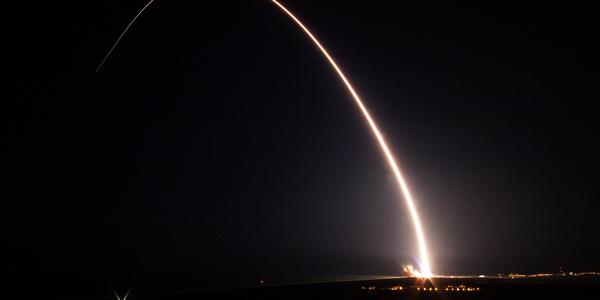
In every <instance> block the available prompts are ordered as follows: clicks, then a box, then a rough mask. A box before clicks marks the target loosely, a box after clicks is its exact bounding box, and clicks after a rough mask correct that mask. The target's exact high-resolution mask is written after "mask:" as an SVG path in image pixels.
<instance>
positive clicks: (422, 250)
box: [271, 0, 432, 277]
mask: <svg viewBox="0 0 600 300" xmlns="http://www.w3.org/2000/svg"><path fill="white" fill-rule="evenodd" d="M271 1H272V2H273V3H274V4H276V5H277V6H278V7H279V8H280V9H281V10H282V11H283V12H285V13H286V14H287V15H288V16H289V17H290V18H291V19H292V20H293V21H294V22H295V23H296V24H297V25H298V26H299V27H300V28H301V29H302V30H303V31H304V33H306V35H308V37H309V38H310V39H311V40H312V41H313V43H314V44H315V45H316V46H317V48H319V50H321V53H323V55H324V56H325V58H327V60H328V61H329V63H330V64H331V66H332V67H333V69H334V70H335V71H336V73H337V74H338V76H339V77H340V79H341V80H342V82H343V83H344V85H345V86H346V88H347V89H348V91H349V92H350V94H351V95H352V98H354V101H355V102H356V105H358V107H359V108H360V111H361V112H362V114H363V116H364V117H365V119H366V120H367V123H369V127H370V128H371V131H372V132H373V134H374V135H375V137H376V139H377V142H378V143H379V146H380V147H381V150H382V151H383V153H384V154H385V157H386V159H387V161H388V164H389V167H390V168H391V169H392V171H393V173H394V176H395V177H396V180H397V182H398V185H399V186H400V190H401V191H402V194H403V196H404V200H405V202H406V205H407V206H408V210H409V212H410V215H411V218H412V221H413V223H414V227H415V232H416V236H417V242H418V244H419V256H420V260H421V271H420V275H421V276H422V277H431V276H432V273H431V266H430V264H429V255H428V253H427V244H426V242H425V234H424V233H423V228H422V226H421V221H420V219H419V214H418V213H417V208H416V206H415V203H414V201H413V198H412V195H411V193H410V190H409V189H408V185H407V184H406V181H405V180H404V177H403V176H402V173H401V172H400V168H399V167H398V164H397V163H396V159H395V158H394V155H393V154H392V152H391V151H390V149H389V147H388V145H387V143H386V142H385V139H384V138H383V135H382V134H381V132H380V131H379V128H378V127H377V124H375V121H374V120H373V118H372V117H371V114H370V113H369V111H368V110H367V108H366V106H365V105H364V103H363V101H362V100H361V98H360V96H359V95H358V93H357V92H356V91H355V90H354V87H352V84H351V83H350V81H349V80H348V78H346V75H344V72H342V69H341V68H340V67H339V66H338V65H337V63H336V62H335V60H334V59H333V57H332V56H331V55H330V54H329V52H327V50H326V49H325V47H323V45H322V44H321V42H319V40H318V39H317V38H316V37H315V35H313V34H312V32H311V31H310V30H308V28H307V27H306V26H305V25H304V24H303V23H302V22H301V21H300V20H299V19H298V18H297V17H296V16H295V15H294V14H293V13H292V12H291V11H289V10H288V9H287V8H286V7H285V6H283V5H282V4H281V3H279V2H277V1H276V0H271Z"/></svg>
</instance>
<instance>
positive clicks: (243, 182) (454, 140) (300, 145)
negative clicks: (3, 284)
mask: <svg viewBox="0 0 600 300" xmlns="http://www.w3.org/2000/svg"><path fill="white" fill-rule="evenodd" d="M213 2H216V1H210V2H206V3H205V1H198V3H189V1H167V0H157V2H156V3H155V4H154V5H153V6H152V7H150V8H149V10H148V11H147V13H146V14H145V15H143V16H142V17H140V19H139V20H138V23H136V24H135V25H134V26H133V27H132V29H131V31H130V32H129V34H128V35H127V36H126V37H125V39H124V40H123V41H122V43H121V44H120V45H119V47H118V48H117V49H116V51H115V52H114V53H113V56H112V57H111V58H110V59H109V61H108V62H107V64H106V65H105V67H104V69H103V70H102V72H100V73H98V74H96V73H94V70H95V68H96V66H97V64H98V63H99V61H100V60H101V59H102V57H103V55H104V54H105V53H106V51H107V50H108V49H109V48H110V46H111V45H112V43H113V42H114V40H115V39H116V38H117V37H118V35H119V34H120V32H121V30H122V29H123V28H124V26H125V25H126V24H127V23H128V22H129V20H130V18H131V17H133V16H134V15H135V13H136V10H137V9H139V8H141V7H142V6H143V5H144V4H145V3H144V1H137V0H136V1H125V2H124V1H112V0H111V1H96V2H93V3H89V1H63V2H60V3H43V4H40V6H33V4H31V3H28V4H24V5H23V6H24V7H20V8H16V9H14V10H12V12H13V13H14V16H15V17H16V18H15V21H14V22H12V23H11V24H9V25H10V27H7V29H9V31H10V33H7V35H5V41H7V42H6V49H7V50H8V51H9V54H8V55H6V56H5V57H4V59H5V60H6V66H7V67H6V68H5V72H6V73H5V75H7V77H8V78H9V79H8V81H6V80H5V81H4V83H5V84H7V86H8V88H7V89H3V90H4V91H3V97H2V98H3V101H2V102H3V107H4V108H3V109H2V115H1V117H2V124H3V125H2V128H3V129H2V131H3V134H2V135H3V138H2V148H3V155H2V157H3V158H2V165H3V167H2V170H3V171H2V173H4V175H5V178H6V179H5V180H3V185H5V188H3V190H4V192H3V193H2V194H3V196H2V198H3V199H4V201H3V203H4V209H3V210H2V211H3V214H4V215H5V216H4V217H3V222H4V223H5V224H4V225H3V228H4V229H5V231H6V232H5V233H4V234H3V239H4V240H5V242H4V243H5V247H6V248H7V249H8V250H9V251H10V253H11V255H10V256H7V263H6V265H8V269H9V270H12V271H13V272H17V273H22V274H30V275H31V274H33V275H31V276H38V275H39V276H42V277H43V276H48V274H61V275H64V276H71V275H73V274H91V275H90V278H97V279H95V280H97V281H98V282H102V280H106V281H107V282H108V281H110V280H113V279H114V278H113V277H119V278H123V277H126V278H135V280H141V279H139V278H155V277H156V278H162V277H161V276H163V275H157V274H163V273H165V272H166V273H169V274H178V275H177V278H180V279H181V281H180V282H179V283H178V285H179V286H187V287H190V286H191V287H194V286H201V285H202V286H204V285H223V284H226V283H227V282H232V281H236V282H244V283H252V282H256V281H258V280H259V279H267V280H272V281H282V280H300V279H306V278H314V277H316V276H324V275H328V276H329V275H367V274H394V273H398V272H399V271H400V268H401V265H402V264H403V263H410V262H411V261H412V256H413V255H414V253H416V245H415V242H414V237H413V234H412V230H413V229H412V226H411V223H410V220H409V218H408V214H407V211H406V209H405V207H404V205H403V202H402V201H401V198H399V193H398V191H397V189H396V186H395V184H394V181H393V179H392V178H391V174H390V172H389V170H388V168H387V165H386V164H385V161H384V160H383V159H382V156H381V154H380V152H379V149H378V147H377V145H376V144H375V142H374V140H373V138H372V137H371V135H370V132H369V131H368V128H367V127H366V125H365V124H364V122H363V120H362V119H361V116H360V114H359V112H358V111H357V109H356V108H355V107H354V104H353V102H352V100H351V99H350V97H349V95H348V94H347V92H346V91H345V90H344V89H343V87H342V86H341V85H340V83H339V81H338V79H337V78H336V76H335V74H334V73H333V72H332V70H331V68H330V67H329V66H328V65H327V64H326V62H325V61H324V60H323V58H322V57H321V56H320V54H319V53H318V52H317V50H316V49H314V47H313V46H312V45H311V44H310V43H309V42H308V41H307V39H306V38H305V36H304V35H303V34H302V33H301V32H300V31H299V30H298V29H297V28H295V27H294V25H293V24H292V23H290V22H289V20H288V19H287V18H286V17H285V16H284V15H282V14H281V13H280V11H278V10H277V9H276V7H275V6H273V5H272V4H271V3H270V2H269V1H266V0H265V1H237V2H228V3H213ZM284 3H285V4H286V5H289V7H290V8H291V9H293V11H295V12H296V13H297V14H298V16H299V17H301V18H302V19H303V20H304V21H305V22H306V23H307V25H309V27H310V28H311V29H313V30H314V31H315V32H316V33H317V35H318V36H319V37H320V38H321V39H322V41H323V43H324V44H325V45H326V46H327V47H328V48H329V49H330V50H331V52H332V54H333V55H334V56H335V57H336V58H337V59H338V62H339V63H340V64H341V66H342V67H343V68H344V69H345V70H346V71H347V73H348V75H349V77H350V79H351V80H352V81H353V83H354V84H355V85H356V87H357V89H358V91H359V93H361V95H362V96H363V98H364V99H365V101H366V102H367V105H368V107H369V108H370V109H371V110H372V113H373V115H374V116H375V117H376V119H377V121H378V122H379V123H380V126H381V128H382V130H383V131H384V132H385V135H386V137H387V139H388V141H389V142H390V143H391V145H392V147H393V149H394V150H395V152H396V153H397V155H398V157H399V161H400V164H401V166H402V168H403V170H404V172H405V173H406V175H407V178H408V181H409V183H410V185H411V187H412V188H413V190H414V194H415V196H416V198H417V200H418V207H419V209H420V213H421V215H422V219H423V222H424V226H425V228H426V231H427V234H428V236H427V237H428V240H429V244H430V248H431V252H432V256H433V261H434V263H433V264H434V266H435V269H436V270H437V271H438V272H443V270H444V269H446V270H447V271H448V272H450V273H497V272H536V271H554V270H556V269H557V268H558V266H563V267H564V268H567V269H573V270H590V269H596V270H597V269H598V268H599V267H600V261H599V259H598V256H597V253H599V252H600V243H599V242H598V238H597V235H598V234H597V231H598V229H599V227H598V225H597V224H598V223H597V219H596V217H597V214H598V204H597V203H598V200H599V195H600V194H599V191H598V187H597V186H598V182H597V181H598V173H597V172H598V171H597V170H598V168H599V167H600V160H599V159H598V153H599V150H600V149H599V148H600V147H599V143H598V137H597V136H598V134H597V129H598V126H597V122H598V121H597V118H598V111H597V110H596V108H595V103H594V102H596V101H597V99H598V92H597V82H598V76H597V75H598V69H597V64H596V56H597V50H598V49H597V47H596V45H595V39H596V36H597V32H596V31H595V30H594V29H593V28H594V25H595V24H594V23H595V22H594V18H595V16H594V14H593V11H592V10H591V9H590V8H589V7H585V6H577V5H575V4H571V5H569V6H568V7H567V6H552V5H551V4H548V3H546V4H544V5H533V4H532V5H530V6H527V5H524V4H519V5H509V4H506V3H500V2H499V3H495V4H490V3H487V2H486V3H485V4H481V3H480V4H479V5H476V6H466V5H465V6H462V5H455V4H450V3H446V4H442V5H440V4H439V3H433V2H420V3H413V2H398V1H291V0H290V1H285V2H284ZM32 7H34V8H33V9H32ZM68 274H70V275H68ZM111 274H113V275H111ZM114 274H120V275H114ZM123 274H125V275H123ZM182 274H183V275H182ZM28 276H29V275H28ZM53 276H54V275H53ZM74 276H76V275H74ZM111 276H113V277H111ZM128 276H129V277H128ZM171 277H172V278H173V277H175V276H171ZM209 278H210V280H209ZM182 282H184V283H182ZM199 282H202V283H199ZM208 282H210V284H207V283H208ZM163 283H164V282H163ZM100 285H101V284H100Z"/></svg>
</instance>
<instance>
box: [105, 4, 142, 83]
mask: <svg viewBox="0 0 600 300" xmlns="http://www.w3.org/2000/svg"><path fill="white" fill-rule="evenodd" d="M152 2H154V0H150V1H148V3H146V5H145V6H144V7H142V9H141V10H140V12H138V13H137V15H135V17H134V18H133V20H131V22H129V24H128V25H127V27H125V30H123V32H122V33H121V35H120V36H119V38H118V39H117V41H116V42H115V43H114V44H113V46H112V47H111V48H110V50H109V51H108V53H107V54H106V56H105V57H104V59H103V60H102V62H100V65H98V68H97V69H96V72H98V71H100V69H102V66H103V65H104V63H105V62H106V60H107V59H108V57H109V56H110V54H111V53H112V52H113V50H115V48H116V47H117V45H118V44H119V42H120V41H121V39H122V38H123V37H124V36H125V34H126V33H127V31H128V30H129V27H131V25H133V23H134V22H135V20H137V18H138V17H139V16H140V15H141V14H142V13H143V12H144V11H145V10H146V8H148V6H150V4H152Z"/></svg>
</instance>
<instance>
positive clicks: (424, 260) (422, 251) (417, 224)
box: [96, 0, 433, 277]
mask: <svg viewBox="0 0 600 300" xmlns="http://www.w3.org/2000/svg"><path fill="white" fill-rule="evenodd" d="M271 1H272V2H273V3H274V4H276V5H277V6H278V7H279V8H280V9H281V10H282V11H283V12H285V13H286V14H287V15H288V16H289V17H290V18H291V19H292V20H293V21H294V22H295V23H296V24H297V25H298V26H299V27H300V28H301V29H302V30H303V31H304V32H305V33H306V35H308V37H309V38H310V39H311V40H312V41H313V43H314V44H315V45H316V46H317V48H319V50H321V53H322V54H323V55H324V56H325V58H327V60H328V61H329V63H330V64H331V66H332V67H333V69H334V70H335V71H336V73H337V74H338V76H339V77H340V79H341V80H342V82H343V83H344V85H345V86H346V88H347V89H348V91H349V92H350V94H351V95H352V98H353V99H354V101H355V102H356V105H357V106H358V107H359V108H360V111H361V112H362V114H363V116H364V118H365V119H366V121H367V123H368V124H369V127H370V128H371V131H372V132H373V134H374V135H375V138H376V139H377V142H378V143H379V146H380V147H381V150H382V151H383V153H384V155H385V158H386V159H387V162H388V165H389V167H390V168H391V169H392V172H393V173H394V176H395V177H396V181H397V182H398V185H399V186H400V190H401V191H402V195H403V196H404V200H405V202H406V205H407V206H408V210H409V212H410V215H411V218H412V221H413V224H414V228H415V233H416V236H417V242H418V246H419V258H420V260H421V264H420V267H421V270H420V272H418V271H417V270H414V271H413V274H415V275H418V276H419V277H431V276H432V275H433V274H432V273H431V265H430V264H429V255H428V253H427V244H426V242H425V234H424V233H423V228H422V226H421V221H420V219H419V214H418V213H417V208H416V206H415V203H414V200H413V198H412V195H411V193H410V190H409V188H408V185H407V184H406V181H405V180H404V177H403V176H402V173H401V172H400V168H399V167H398V164H397V163H396V159H395V158H394V155H393V154H392V152H391V150H390V149H389V146H388V145H387V143H386V142H385V139H384V137H383V134H382V133H381V132H380V131H379V128H378V127H377V124H376V123H375V121H374V120H373V118H372V117H371V114H370V113H369V111H368V110H367V108H366V106H365V105H364V103H363V101H362V100H361V98H360V96H359V95H358V93H357V92H356V91H355V90H354V87H353V86H352V84H351V83H350V81H349V80H348V78H346V75H345V74H344V72H342V69H341V68H340V67H339V66H338V65H337V63H336V62H335V60H334V59H333V57H332V56H331V55H330V54H329V52H327V50H326V49H325V47H323V45H322V44H321V42H319V40H318V39H317V38H316V37H315V35H314V34H313V33H312V32H311V31H310V30H308V28H307V27H306V26H305V25H304V24H303V23H302V22H301V21H300V20H299V19H298V18H297V17H296V16H295V15H294V14H293V13H292V12H291V11H290V10H288V9H287V8H286V7H285V6H283V5H282V4H281V3H279V2H278V1H277V0H271ZM152 2H154V0H150V1H149V2H148V3H147V4H146V5H145V6H144V7H143V8H142V9H141V10H140V11H139V12H138V14H137V15H136V16H135V17H134V18H133V20H131V22H129V24H128V25H127V27H126V28H125V30H124V31H123V33H121V35H120V36H119V38H118V39H117V41H116V42H115V43H114V45H113V46H112V48H111V49H110V50H109V52H108V54H106V56H105V57H104V59H103V60H102V62H101V63H100V65H99V66H98V69H96V72H98V71H99V70H100V69H101V68H102V66H103V65H104V63H105V62H106V60H107V59H108V57H109V56H110V54H111V53H112V51H113V50H114V49H115V47H116V46H117V45H118V44H119V42H120V41H121V39H122V38H123V36H125V34H126V33H127V31H128V30H129V28H130V27H131V25H133V23H134V22H135V20H136V19H137V18H138V17H139V16H140V15H141V14H142V13H143V12H144V11H145V10H146V8H148V6H150V4H152Z"/></svg>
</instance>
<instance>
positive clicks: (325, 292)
mask: <svg viewBox="0 0 600 300" xmlns="http://www.w3.org/2000/svg"><path fill="white" fill-rule="evenodd" d="M128 299H145V300H154V299H156V300H159V299H180V300H187V299H190V300H191V299H600V277H591V276H589V277H573V276H554V277H545V278H474V277H470V278H436V279H433V280H431V281H429V282H422V281H420V280H417V279H414V278H397V279H382V280H369V281H347V282H333V283H314V284H294V285H278V286H262V287H252V288H240V289H229V290H212V291H195V292H191V291H190V292H179V293H172V294H154V295H149V294H146V295H144V294H142V293H140V294H132V295H130V297H129V298H128Z"/></svg>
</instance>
